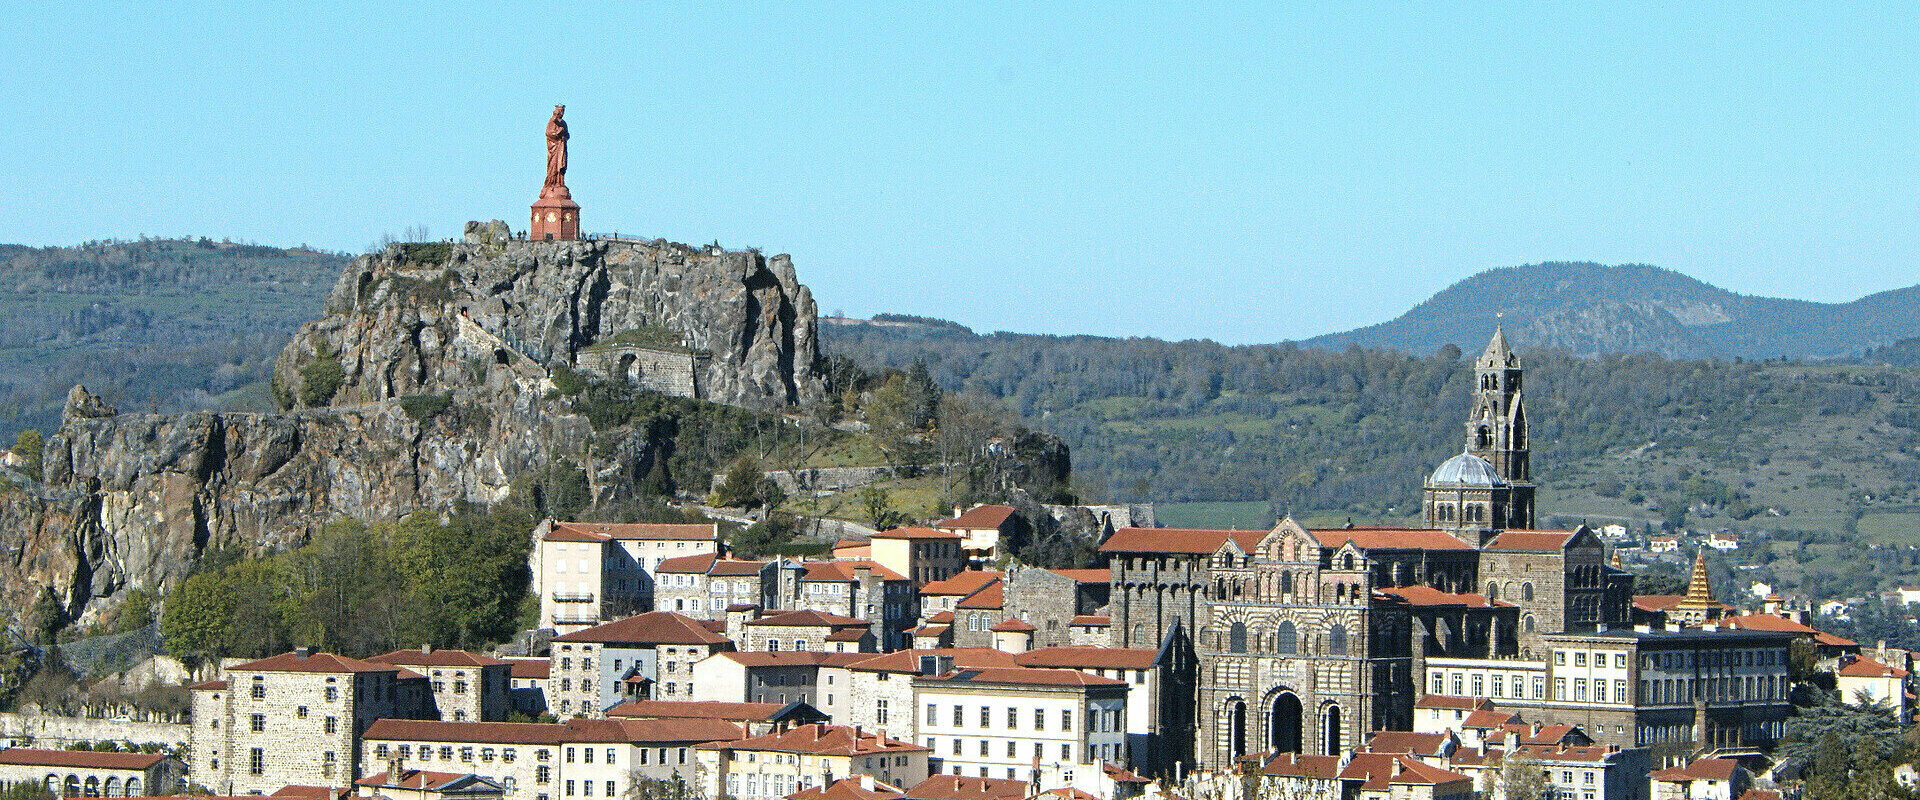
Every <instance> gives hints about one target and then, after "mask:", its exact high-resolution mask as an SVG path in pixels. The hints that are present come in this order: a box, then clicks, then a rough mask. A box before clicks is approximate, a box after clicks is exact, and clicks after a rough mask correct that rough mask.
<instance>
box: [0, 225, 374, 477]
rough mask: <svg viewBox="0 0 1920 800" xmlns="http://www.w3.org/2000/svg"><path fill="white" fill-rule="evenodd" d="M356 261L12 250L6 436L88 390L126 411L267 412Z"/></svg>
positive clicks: (288, 254)
mask: <svg viewBox="0 0 1920 800" xmlns="http://www.w3.org/2000/svg"><path fill="white" fill-rule="evenodd" d="M347 261H348V257H347V256H345V255H342V254H338V253H326V252H320V251H315V250H306V249H300V248H294V249H282V248H277V247H263V246H259V245H250V244H234V243H231V242H215V241H211V240H208V239H204V238H202V239H143V240H141V241H134V242H121V241H108V242H90V243H87V244H84V245H80V246H77V247H22V246H19V245H0V308H5V309H6V312H7V313H6V314H4V315H0V436H4V437H5V439H4V441H12V439H13V436H14V434H15V433H17V432H19V431H20V430H22V429H25V428H35V429H39V430H42V431H47V430H52V429H53V428H54V427H56V426H57V425H58V424H59V419H60V404H61V402H62V401H63V400H64V399H65V398H66V394H67V390H68V389H69V388H71V387H72V386H73V385H74V384H76V383H85V384H86V385H87V387H88V388H89V389H91V390H93V391H94V392H95V393H97V394H99V395H101V396H103V397H105V398H107V399H108V400H109V401H110V402H112V403H113V404H115V405H117V406H119V407H120V408H123V409H127V410H161V411H176V410H185V409H192V408H206V407H240V408H246V407H265V405H266V403H267V402H268V398H267V396H266V393H265V390H264V389H265V383H264V380H265V378H266V376H267V374H268V373H269V372H271V370H272V362H273V358H274V356H276V355H278V354H279V352H280V348H281V346H282V345H284V344H285V343H286V340H287V337H288V335H289V334H291V333H292V332H293V330H294V329H295V328H296V327H298V326H299V325H300V324H301V323H303V322H306V321H307V320H309V319H312V318H313V317H314V316H316V315H317V314H318V313H319V310H320V304H321V301H322V300H323V299H324V298H325V296H326V293H327V290H328V289H330V288H332V286H333V281H334V279H335V278H336V277H338V276H339V275H340V271H341V270H342V269H343V268H345V266H346V264H347Z"/></svg>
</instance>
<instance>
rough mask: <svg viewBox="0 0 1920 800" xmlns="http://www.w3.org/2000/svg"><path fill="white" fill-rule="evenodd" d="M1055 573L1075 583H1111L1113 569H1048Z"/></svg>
mask: <svg viewBox="0 0 1920 800" xmlns="http://www.w3.org/2000/svg"><path fill="white" fill-rule="evenodd" d="M1048 571H1049V572H1052V573H1054V574H1056V575H1064V576H1066V577H1068V578H1072V579H1073V580H1074V581H1075V582H1076V583H1111V582H1112V581H1113V571H1112V570H1104V569H1055V570H1048Z"/></svg>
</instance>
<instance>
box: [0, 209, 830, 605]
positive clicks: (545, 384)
mask: <svg viewBox="0 0 1920 800" xmlns="http://www.w3.org/2000/svg"><path fill="white" fill-rule="evenodd" d="M815 316H816V313H815V308H814V303H813V299H812V296H811V294H810V293H809V292H808V290H807V288H806V287H805V286H802V285H800V283H799V282H798V281H797V279H796V277H795V275H794V271H793V267H792V263H791V261H790V260H789V259H788V258H787V257H786V256H784V255H780V256H773V257H766V256H763V255H761V254H760V253H758V252H751V251H748V252H739V251H724V250H720V249H718V248H694V247H688V246H685V245H678V244H671V243H668V242H664V241H652V242H638V241H598V242H527V241H518V240H512V239H509V238H508V237H507V236H506V226H505V224H504V223H498V222H496V223H491V224H485V225H480V224H470V225H469V226H468V235H467V237H466V241H464V242H459V243H437V244H410V245H395V246H393V247H389V248H388V249H386V250H385V251H383V252H380V253H376V254H373V255H368V256H364V257H362V258H360V259H358V260H356V261H355V262H354V263H353V264H352V266H351V267H350V268H349V269H348V270H347V271H346V272H345V274H343V275H342V276H341V277H340V279H339V281H338V283H337V284H336V285H335V287H334V289H333V291H332V293H331V294H330V296H329V297H328V300H327V304H326V308H325V312H324V315H323V316H322V317H321V318H320V319H317V320H315V321H313V322H311V323H308V324H307V325H305V326H304V327H302V328H301V329H300V331H299V332H298V333H297V334H295V336H294V337H293V340H292V341H291V342H290V343H289V344H288V346H287V347H286V349H285V351H283V352H282V354H281V355H280V358H279V360H278V361H277V362H276V364H275V378H274V387H275V394H276V397H277V398H278V399H279V400H280V403H281V405H282V407H283V408H284V409H285V410H284V411H283V412H282V413H276V414H247V413H223V412H200V413H189V414H176V415H160V414H120V413H116V412H115V411H114V409H112V408H109V407H107V406H106V405H105V404H104V403H102V402H100V401H99V400H98V399H97V398H95V397H93V396H92V395H90V394H88V393H87V392H86V391H85V390H84V389H81V388H80V387H75V388H74V390H73V392H72V393H71V394H70V396H69V398H68V402H67V405H66V410H65V413H64V415H63V419H62V424H61V427H60V429H59V431H58V432H57V433H55V434H54V435H52V436H50V437H48V439H47V443H46V448H45V453H44V455H43V458H42V465H41V474H40V475H38V476H36V477H37V480H36V481H34V482H31V483H30V485H29V486H28V487H26V488H25V489H24V490H21V491H11V492H6V493H3V494H0V600H4V601H5V602H6V603H7V607H8V608H9V609H11V610H12V614H11V615H12V617H13V619H14V620H15V621H16V622H17V621H19V620H20V619H21V618H22V617H24V615H25V614H26V613H27V610H28V609H29V608H31V607H32V605H33V601H34V599H35V598H36V597H37V596H38V595H39V594H41V593H42V592H44V591H47V590H49V589H50V590H51V591H52V593H53V595H54V598H55V599H56V600H57V601H58V604H59V605H60V606H61V608H62V609H63V611H64V613H65V615H66V616H67V618H68V619H70V620H90V619H93V618H96V617H97V616H98V615H100V614H102V613H104V612H105V611H106V610H107V609H109V608H110V607H111V606H112V605H113V604H114V603H115V602H116V597H115V596H116V594H117V593H118V592H120V591H121V590H122V589H125V588H128V587H141V588H148V589H155V590H161V591H164V590H166V589H167V588H170V587H171V585H173V584H174V583H175V582H177V581H178V580H179V579H181V578H183V577H184V576H185V575H186V574H187V573H188V572H189V570H190V569H191V568H192V565H193V563H194V561H195V559H196V558H197V557H198V556H199V555H200V554H201V553H203V552H205V551H206V550H208V549H209V548H216V547H237V548H244V549H247V550H251V551H256V552H258V551H266V550H271V549H274V548H279V547H284V546H287V545H290V544H293V543H296V542H298V541H299V540H301V539H302V538H304V537H305V536H307V535H308V534H310V533H311V532H313V531H314V530H316V529H317V528H318V527H319V526H321V525H324V524H325V523H326V522H328V521H331V520H334V519H338V518H340V517H342V516H347V515H352V516H356V517H362V518H376V519H377V518H393V517H397V516H401V515H404V514H406V513H409V512H411V511H414V510H419V509H433V510H439V509H445V508H448V507H450V506H452V505H453V504H455V503H458V502H462V501H468V502H479V503H490V502H495V501H498V500H501V499H503V498H505V497H506V496H507V493H508V491H509V489H510V487H511V485H512V483H513V481H514V479H515V478H516V477H517V476H519V475H522V474H523V473H527V472H529V471H530V470H536V469H541V468H544V467H545V466H547V465H549V464H553V463H559V462H563V461H571V462H574V463H577V464H580V465H582V466H584V467H585V468H586V471H587V475H588V479H589V483H590V488H591V490H592V491H593V492H594V493H595V495H596V496H598V497H602V498H606V497H615V496H619V495H620V494H621V493H623V492H630V491H632V490H633V488H634V485H635V483H636V482H637V481H638V480H639V479H640V477H641V476H642V475H644V474H645V469H646V464H647V462H648V460H649V459H650V458H651V457H653V454H654V451H655V449H657V447H658V446H659V443H658V442H657V441H654V440H653V439H651V438H650V436H651V435H652V434H650V433H649V432H648V431H645V430H641V431H620V432H617V433H611V434H610V433H609V432H606V431H601V432H596V431H595V430H594V429H593V426H592V425H590V424H589V422H588V420H587V418H586V417H585V416H584V414H582V413H581V412H580V411H578V410H577V409H575V408H574V407H573V400H572V399H571V398H570V397H569V396H568V393H567V392H565V391H562V387H560V386H557V385H556V381H561V382H565V381H567V380H568V379H569V378H570V377H571V372H570V369H569V367H570V365H572V364H573V363H574V362H575V358H576V356H577V355H578V354H579V353H580V352H581V351H582V350H583V349H585V348H588V347H591V346H593V345H594V344H595V343H598V342H601V341H603V340H607V339H610V338H613V337H618V336H622V335H623V334H628V333H629V332H634V331H644V332H647V334H648V336H651V337H654V338H658V337H661V336H667V337H671V338H676V339H677V340H678V341H677V343H676V344H677V345H678V346H680V347H683V348H685V349H688V350H691V351H692V352H695V353H699V354H701V356H702V357H701V358H700V359H699V360H698V362H697V363H698V364H699V367H698V369H699V370H700V374H699V376H698V379H699V381H700V384H701V388H702V394H703V396H704V397H705V398H706V399H709V400H713V401H717V402H723V403H728V404H733V405H738V406H743V407H749V408H756V409H769V410H771V409H778V408H783V407H787V406H794V405H800V404H805V403H810V402H813V401H815V400H818V399H820V398H821V397H823V396H824V394H825V389H824V383H823V381H822V379H821V374H820V371H819V363H818V362H819V353H818V345H817V339H816V338H815V322H814V319H815Z"/></svg>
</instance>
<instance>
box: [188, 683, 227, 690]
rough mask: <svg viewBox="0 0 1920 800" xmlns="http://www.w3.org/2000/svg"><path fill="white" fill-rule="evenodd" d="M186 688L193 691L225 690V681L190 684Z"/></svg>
mask: <svg viewBox="0 0 1920 800" xmlns="http://www.w3.org/2000/svg"><path fill="white" fill-rule="evenodd" d="M187 688H188V689H191V690H194V691H201V690H218V689H225V688H227V682H226V681H201V682H199V683H195V684H191V685H189V686H187Z"/></svg>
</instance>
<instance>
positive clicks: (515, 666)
mask: <svg viewBox="0 0 1920 800" xmlns="http://www.w3.org/2000/svg"><path fill="white" fill-rule="evenodd" d="M507 664H509V665H510V666H508V667H507V674H508V675H510V676H512V677H515V678H529V679H542V680H544V679H545V678H546V677H547V676H548V675H551V674H552V672H553V662H552V661H548V660H547V659H544V658H509V659H507Z"/></svg>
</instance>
